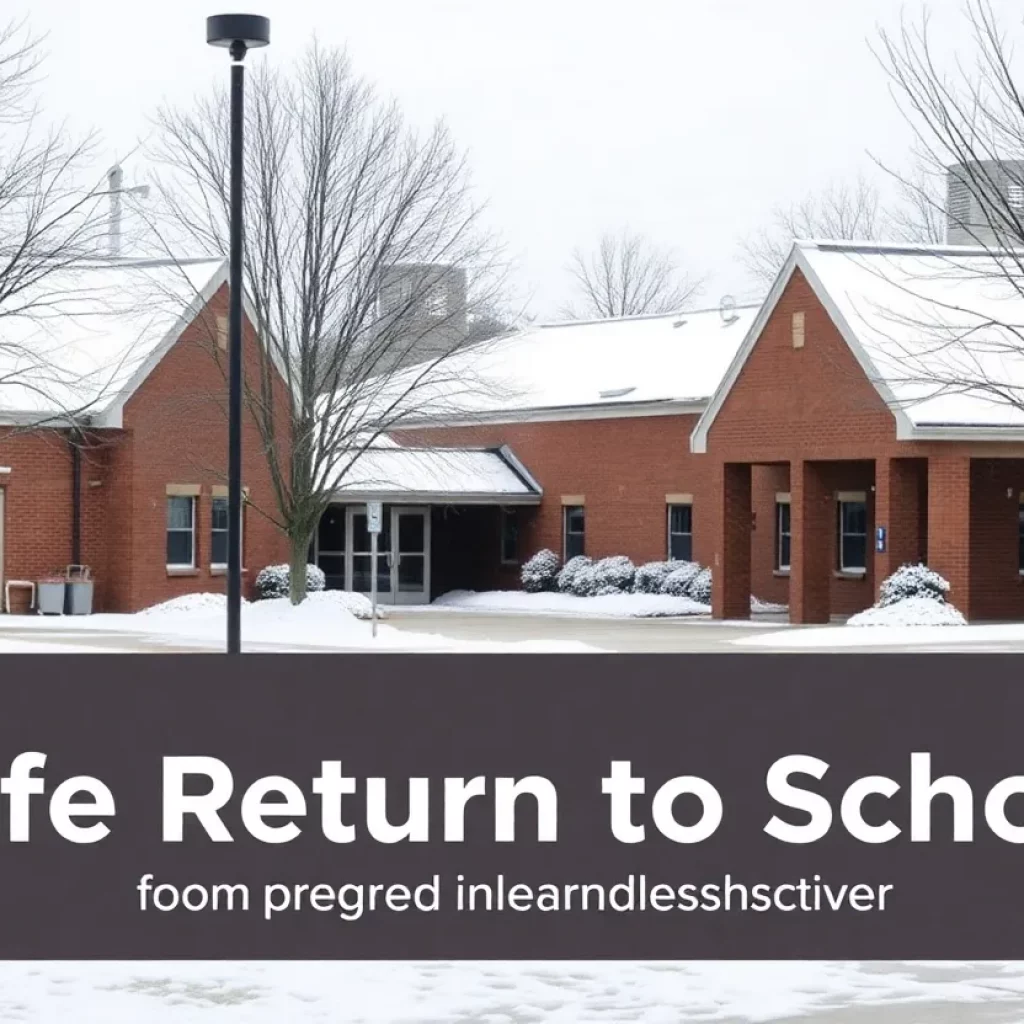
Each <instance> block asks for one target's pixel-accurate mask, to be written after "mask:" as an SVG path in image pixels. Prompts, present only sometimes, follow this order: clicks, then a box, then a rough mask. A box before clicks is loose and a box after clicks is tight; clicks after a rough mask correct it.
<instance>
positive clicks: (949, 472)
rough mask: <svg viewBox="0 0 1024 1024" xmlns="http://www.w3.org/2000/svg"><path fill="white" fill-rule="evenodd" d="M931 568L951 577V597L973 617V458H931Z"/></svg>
mask: <svg viewBox="0 0 1024 1024" xmlns="http://www.w3.org/2000/svg"><path fill="white" fill-rule="evenodd" d="M928 567H929V568H931V569H934V570H935V571H936V572H937V573H939V574H940V575H942V576H945V577H946V579H947V580H949V584H950V593H949V600H950V601H951V602H952V603H953V604H955V605H956V606H957V608H959V609H960V611H961V612H963V613H964V615H965V616H966V617H967V618H970V617H971V460H970V457H969V456H966V455H957V456H953V455H941V456H935V457H932V458H929V460H928Z"/></svg>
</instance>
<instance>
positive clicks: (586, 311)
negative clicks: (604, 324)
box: [563, 231, 703, 320]
mask: <svg viewBox="0 0 1024 1024" xmlns="http://www.w3.org/2000/svg"><path fill="white" fill-rule="evenodd" d="M568 270H569V273H570V274H571V275H572V277H573V279H574V280H575V281H576V285H577V290H578V292H579V298H578V300H577V301H576V302H574V303H570V304H569V305H567V306H566V307H565V308H564V309H563V315H564V316H565V317H566V318H567V319H570V320H585V319H594V320H603V319H607V318H610V317H620V316H641V315H643V314H650V313H674V312H676V311H678V310H680V309H682V308H683V307H684V306H685V305H686V303H687V302H688V301H689V300H690V299H692V298H694V297H695V296H696V295H697V294H698V293H699V292H700V289H701V287H702V283H703V282H701V281H698V280H690V279H689V278H687V277H686V275H685V274H683V273H682V272H681V271H680V269H679V266H678V264H677V263H676V261H675V258H674V256H673V255H672V253H671V252H669V251H668V250H663V249H659V248H657V247H656V246H654V245H653V244H652V243H651V242H649V241H648V240H647V239H646V238H644V237H643V236H642V235H638V234H633V233H631V232H629V231H623V232H621V233H620V234H618V235H610V234H608V235H604V236H603V237H602V238H601V240H600V242H599V243H598V246H597V250H596V251H595V252H593V253H590V254H587V253H584V252H583V251H582V250H580V249H577V250H576V251H575V252H574V253H573V255H572V259H571V260H570V263H569V266H568Z"/></svg>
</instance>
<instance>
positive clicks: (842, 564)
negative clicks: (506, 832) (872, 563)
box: [838, 500, 868, 572]
mask: <svg viewBox="0 0 1024 1024" xmlns="http://www.w3.org/2000/svg"><path fill="white" fill-rule="evenodd" d="M838 508H839V513H838V515H839V570H840V572H866V571H867V560H868V506H867V502H865V501H847V500H840V501H839V505H838Z"/></svg>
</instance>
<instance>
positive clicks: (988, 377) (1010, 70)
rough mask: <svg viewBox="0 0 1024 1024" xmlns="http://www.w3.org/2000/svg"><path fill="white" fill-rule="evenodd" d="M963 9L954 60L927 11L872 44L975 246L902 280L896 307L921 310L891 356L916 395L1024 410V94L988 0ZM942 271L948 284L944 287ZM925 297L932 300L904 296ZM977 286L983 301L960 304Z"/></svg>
mask: <svg viewBox="0 0 1024 1024" xmlns="http://www.w3.org/2000/svg"><path fill="white" fill-rule="evenodd" d="M963 13H964V16H965V17H966V21H967V27H968V29H969V31H968V33H967V34H966V35H965V39H967V41H968V46H969V47H970V48H971V50H972V52H971V53H970V55H969V56H967V55H960V56H958V58H957V59H956V60H955V61H954V62H953V63H952V64H951V65H950V66H949V67H948V68H947V67H944V66H943V63H942V60H941V59H940V57H939V55H938V54H937V53H936V50H935V47H934V45H933V42H932V36H931V32H930V19H929V16H928V14H927V13H925V14H924V15H923V17H922V18H921V20H920V21H919V22H917V23H916V24H912V23H909V22H907V21H906V20H904V21H903V22H902V23H901V26H900V28H899V30H898V31H895V32H892V33H888V32H882V33H881V34H880V44H879V46H878V47H877V48H876V56H877V57H878V58H879V60H880V62H881V64H882V66H883V68H884V69H885V71H886V72H887V74H888V76H889V80H890V83H891V91H892V93H893V95H894V98H895V99H896V101H897V102H898V104H899V105H900V109H901V111H902V112H903V114H904V116H905V118H906V120H907V122H908V123H909V125H910V126H911V128H912V130H913V131H914V133H915V139H916V150H917V156H918V159H919V161H920V163H921V166H922V167H924V168H925V169H926V171H927V172H928V173H929V174H930V175H931V176H932V177H933V179H935V180H938V179H940V178H942V179H944V178H946V177H947V175H949V176H950V177H951V178H952V180H953V182H954V183H958V184H959V186H960V188H959V192H960V195H959V199H956V198H955V197H953V193H952V191H951V193H950V195H951V198H952V199H953V201H952V202H950V203H949V204H948V205H949V208H948V210H946V211H945V214H946V219H947V222H948V225H949V227H950V229H951V230H953V231H956V232H957V237H959V238H962V239H964V240H965V241H967V242H969V243H972V244H973V246H974V255H971V254H969V253H966V254H965V253H959V252H957V251H956V250H946V251H945V252H944V253H943V254H941V255H939V256H937V257H936V258H935V259H933V261H932V266H931V268H930V274H931V277H932V280H926V279H924V277H923V275H922V276H921V279H920V280H916V279H915V280H910V281H907V282H904V284H903V285H902V291H904V292H906V293H908V296H904V297H901V301H899V302H898V303H895V304H896V305H899V306H900V307H901V309H913V310H914V312H913V313H906V312H905V313H903V314H902V315H900V314H897V313H894V314H893V315H892V317H891V320H892V331H891V333H892V335H893V336H894V338H895V339H897V342H896V344H895V345H894V346H892V347H893V351H894V356H893V358H894V359H896V360H897V361H898V362H900V363H901V364H902V365H901V368H900V369H899V375H900V376H902V377H905V383H906V384H907V385H908V388H909V389H910V390H914V391H916V392H917V393H921V394H927V395H929V396H931V395H961V396H962V395H974V396H983V397H984V398H985V399H986V400H988V401H991V402H995V403H997V404H1005V405H1009V406H1013V407H1016V408H1024V386H1022V385H1024V373H1022V370H1024V331H1022V328H1021V323H1020V314H1019V312H1018V311H1019V308H1020V302H1021V300H1022V299H1024V162H1022V161H1024V96H1022V94H1021V92H1020V90H1019V84H1018V82H1017V79H1016V75H1015V71H1014V59H1013V48H1012V45H1011V42H1010V40H1009V38H1008V36H1007V34H1006V32H1005V31H1004V29H1003V28H1002V27H1001V25H1000V24H999V22H998V19H997V18H996V16H995V14H994V12H993V10H992V7H991V5H990V4H989V3H988V0H966V2H965V4H964V7H963ZM908 187H910V188H911V189H913V188H914V187H915V186H914V184H913V182H911V183H909V184H908ZM936 260H938V261H939V263H940V264H941V265H936ZM935 278H939V279H940V280H945V281H946V282H948V284H947V286H946V288H945V290H944V292H942V294H937V293H936V290H935V287H934V279H935ZM965 281H967V282H971V281H973V282H974V284H973V285H972V287H971V289H970V290H967V291H965V290H964V289H963V288H957V290H956V291H954V290H953V289H954V288H955V287H957V286H960V285H962V284H963V283H964V282H965ZM979 284H980V287H978V286H977V285H979ZM918 294H926V295H928V297H929V299H930V301H929V302H927V303H924V302H914V301H909V302H908V301H902V300H903V298H906V297H909V298H910V299H911V300H913V299H914V298H915V297H916V296H917V295H918ZM970 294H973V295H975V299H973V300H971V301H972V302H973V304H974V305H975V306H977V307H978V308H965V305H964V303H965V299H964V296H965V295H970ZM926 310H931V312H930V313H929V314H928V316H924V314H923V312H921V311H926ZM908 327H910V328H911V330H910V331H908V330H907V328H908ZM906 337H911V338H913V339H915V340H914V343H913V344H912V345H904V346H901V345H900V344H899V341H898V339H899V338H906Z"/></svg>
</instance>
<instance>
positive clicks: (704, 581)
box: [687, 569, 711, 604]
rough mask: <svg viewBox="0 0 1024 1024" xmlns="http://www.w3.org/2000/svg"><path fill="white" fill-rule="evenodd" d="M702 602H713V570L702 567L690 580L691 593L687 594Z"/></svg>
mask: <svg viewBox="0 0 1024 1024" xmlns="http://www.w3.org/2000/svg"><path fill="white" fill-rule="evenodd" d="M687 596H689V597H692V598H693V599H694V601H699V602H700V603H701V604H711V570H710V569H701V570H700V572H698V573H697V575H696V576H694V577H693V579H692V580H691V581H690V593H689V594H688V595H687Z"/></svg>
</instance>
